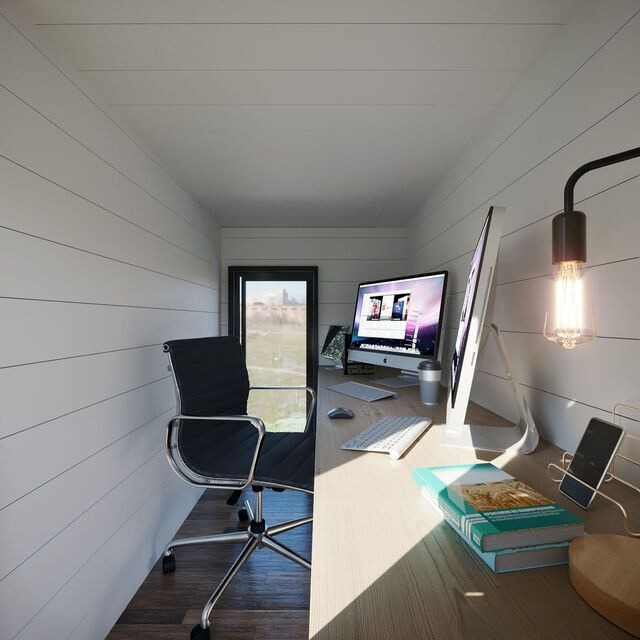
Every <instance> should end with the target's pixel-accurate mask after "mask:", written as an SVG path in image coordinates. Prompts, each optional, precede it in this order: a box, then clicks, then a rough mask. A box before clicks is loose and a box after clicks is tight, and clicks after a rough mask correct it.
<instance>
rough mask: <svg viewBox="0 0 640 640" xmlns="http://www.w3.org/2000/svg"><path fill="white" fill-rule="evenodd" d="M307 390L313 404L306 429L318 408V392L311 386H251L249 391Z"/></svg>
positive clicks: (308, 414) (308, 413)
mask: <svg viewBox="0 0 640 640" xmlns="http://www.w3.org/2000/svg"><path fill="white" fill-rule="evenodd" d="M254 390H256V391H306V392H307V393H308V394H309V395H310V396H311V406H310V407H309V411H308V412H307V423H306V425H305V428H304V430H305V431H306V430H307V429H308V428H309V425H310V423H311V418H312V417H313V413H314V411H315V410H316V392H315V390H314V389H312V388H311V387H292V386H284V387H270V386H269V387H263V386H260V387H249V391H254Z"/></svg>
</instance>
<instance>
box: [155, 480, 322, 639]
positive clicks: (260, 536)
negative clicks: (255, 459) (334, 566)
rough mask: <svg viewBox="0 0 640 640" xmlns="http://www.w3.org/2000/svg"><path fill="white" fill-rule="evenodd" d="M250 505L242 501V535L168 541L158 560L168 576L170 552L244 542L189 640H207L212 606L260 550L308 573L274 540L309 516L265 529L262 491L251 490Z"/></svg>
mask: <svg viewBox="0 0 640 640" xmlns="http://www.w3.org/2000/svg"><path fill="white" fill-rule="evenodd" d="M253 495H254V504H253V506H252V505H251V503H250V502H249V500H245V503H244V508H245V510H246V512H247V514H248V516H249V526H248V527H247V529H246V530H244V531H233V532H230V533H221V534H217V535H210V536H199V537H197V538H182V539H177V540H172V541H171V542H170V543H169V544H168V545H167V546H166V548H165V550H164V553H163V556H162V572H163V573H171V572H173V571H175V558H174V556H173V549H175V548H176V547H183V546H186V545H192V544H209V543H235V544H237V543H239V542H244V543H245V544H244V547H243V548H242V551H241V552H240V555H238V557H237V558H236V559H235V561H234V562H233V564H232V565H231V567H230V568H229V570H228V571H227V573H226V575H225V576H224V578H222V581H221V582H220V584H219V585H218V586H217V587H216V589H215V591H214V592H213V593H212V594H211V596H210V597H209V600H207V603H206V604H205V606H204V608H203V610H202V614H201V616H200V624H199V625H196V626H195V627H194V628H193V630H192V632H191V640H209V638H210V626H211V614H212V611H213V607H214V606H215V604H216V602H217V601H218V600H219V599H220V597H221V596H222V594H223V593H224V591H225V589H226V588H227V587H228V586H229V584H230V583H231V581H232V580H233V578H234V576H235V575H236V573H237V572H238V570H239V569H240V567H241V566H242V565H243V564H244V563H245V562H246V561H247V559H248V558H249V556H250V555H251V554H252V553H253V552H254V551H255V550H256V549H260V548H261V547H266V548H268V549H271V550H272V551H275V552H276V553H279V554H280V555H282V556H284V557H285V558H287V559H288V560H291V561H292V562H296V563H297V564H299V565H300V566H302V567H304V568H305V569H309V570H311V563H310V562H309V561H308V560H306V559H305V558H303V557H302V556H300V555H298V554H297V553H295V552H294V551H292V550H291V549H289V548H288V547H287V546H285V545H284V544H282V543H280V542H278V541H277V540H276V539H275V538H274V536H277V535H279V534H281V533H285V532H286V531H291V530H292V529H296V528H297V527H301V526H302V525H305V524H310V523H311V522H313V516H306V517H304V518H297V519H296V520H289V521H287V522H281V523H280V524H276V525H273V526H270V527H268V526H267V525H266V523H265V521H264V519H263V518H262V489H261V488H260V489H258V490H254V494H253Z"/></svg>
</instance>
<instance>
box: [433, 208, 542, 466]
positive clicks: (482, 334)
mask: <svg viewBox="0 0 640 640" xmlns="http://www.w3.org/2000/svg"><path fill="white" fill-rule="evenodd" d="M504 217H505V210H504V208H502V207H491V208H490V209H489V213H488V215H487V218H486V220H485V222H484V225H483V227H482V231H481V233H480V238H479V240H478V244H477V245H476V248H475V251H474V253H473V257H472V258H471V266H470V269H469V277H468V279H467V288H466V291H465V294H464V299H463V302H462V311H461V313H460V322H459V325H458V334H457V336H456V341H455V344H454V349H453V356H452V359H451V371H450V379H449V394H448V398H447V422H446V424H445V425H444V426H443V429H442V444H445V445H449V446H458V447H470V448H474V449H482V450H485V451H501V452H502V451H513V452H519V453H531V452H532V451H534V450H535V448H536V447H537V445H538V432H537V430H536V426H535V424H534V421H533V417H532V416H531V412H530V411H529V407H528V404H527V400H526V398H525V396H524V394H523V392H522V388H521V386H520V383H519V382H518V380H517V378H516V376H515V374H514V373H513V371H512V369H511V364H510V362H509V356H508V353H507V350H506V347H505V345H504V343H503V341H502V337H501V335H500V330H499V329H498V327H497V326H496V325H495V324H491V317H492V314H493V301H494V298H495V287H496V275H495V271H496V263H497V259H498V249H499V247H500V237H501V235H502V225H503V221H504ZM492 331H493V333H494V335H495V338H496V343H497V346H498V352H499V354H500V359H501V361H502V364H503V366H504V369H505V373H506V377H507V380H508V381H509V382H510V383H511V386H512V389H513V393H514V395H515V400H516V404H517V406H518V411H519V413H520V421H519V422H518V424H517V425H514V426H513V427H511V428H509V427H484V426H475V425H468V424H465V418H466V414H467V407H468V404H469V398H470V395H471V385H472V383H473V377H474V372H475V368H476V365H477V363H478V360H479V358H480V355H481V353H482V350H483V348H484V346H485V344H486V342H487V339H488V336H489V333H490V332H492Z"/></svg>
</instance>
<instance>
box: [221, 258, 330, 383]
mask: <svg viewBox="0 0 640 640" xmlns="http://www.w3.org/2000/svg"><path fill="white" fill-rule="evenodd" d="M243 278H244V281H246V279H247V278H248V279H250V280H301V281H303V282H307V283H308V284H307V327H306V330H307V385H308V386H310V387H311V388H312V389H313V390H314V391H317V389H318V267H317V266H289V265H287V266H274V265H269V266H253V265H252V266H242V265H240V266H236V265H233V266H231V265H230V266H229V267H228V280H227V283H228V284H227V286H228V303H229V304H228V307H229V309H228V319H229V329H228V333H229V335H234V336H238V338H240V343H241V344H242V348H243V349H245V335H246V319H245V317H244V316H243V315H242V314H241V313H240V309H241V307H244V306H245V304H246V297H245V296H246V290H245V287H243V286H242V282H243ZM238 301H240V304H238Z"/></svg>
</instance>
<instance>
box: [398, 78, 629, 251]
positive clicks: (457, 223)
mask: <svg viewBox="0 0 640 640" xmlns="http://www.w3.org/2000/svg"><path fill="white" fill-rule="evenodd" d="M638 96H640V91H637V92H636V93H634V94H633V95H632V96H631V97H629V98H627V99H626V100H624V101H623V102H622V103H620V104H619V105H618V106H617V107H615V108H614V109H612V110H611V111H609V112H608V113H606V114H605V115H604V116H602V117H601V118H598V120H596V121H595V122H594V123H592V124H590V125H589V126H588V127H587V128H586V129H583V130H582V131H581V132H580V133H578V134H577V135H576V136H574V137H573V138H571V140H567V142H565V143H563V144H562V145H561V146H560V147H558V148H557V149H555V150H554V151H553V152H552V153H550V154H549V155H548V156H546V157H545V158H543V159H542V160H540V161H539V162H537V163H536V164H534V165H533V166H532V167H530V168H529V169H527V170H526V171H525V172H524V173H523V174H521V175H519V176H518V177H517V178H514V179H513V180H512V181H511V182H509V183H508V184H506V185H505V186H504V187H502V188H501V189H499V190H498V191H496V192H495V193H494V194H493V195H492V196H489V197H488V198H487V199H486V200H484V201H483V202H481V203H480V204H479V205H477V206H476V207H474V208H473V209H472V210H471V211H469V212H468V213H466V214H465V215H463V216H462V218H460V219H459V220H457V221H456V222H454V223H452V224H451V225H449V226H448V227H447V228H446V229H444V230H443V231H441V232H440V233H438V234H436V235H435V236H434V237H433V238H431V239H430V240H428V241H427V242H426V243H425V244H423V245H422V246H420V247H418V248H417V249H415V250H414V251H413V252H412V254H411V255H412V256H413V255H415V254H416V253H417V252H418V251H422V250H423V249H425V248H426V247H428V246H429V245H430V244H431V243H432V242H434V241H435V240H437V239H438V238H440V237H442V236H443V235H444V234H445V233H447V232H449V231H450V230H451V229H453V228H454V227H456V226H458V225H459V224H460V223H461V222H463V221H464V220H466V219H467V218H468V217H469V216H470V215H472V214H473V213H475V212H476V211H477V210H478V209H480V207H484V206H486V205H487V204H488V203H489V202H490V201H491V200H493V198H495V197H496V196H498V195H500V194H501V193H502V192H503V191H506V190H507V189H508V188H509V187H511V186H513V185H514V184H516V183H517V182H518V181H519V180H521V179H522V178H524V177H525V176H526V175H528V174H529V173H531V172H532V171H535V170H536V169H537V168H538V167H540V166H542V165H543V164H544V163H545V162H546V161H547V160H549V159H550V158H552V157H553V156H555V155H556V154H557V153H559V152H560V151H562V150H563V149H565V148H566V147H568V146H569V145H570V144H573V143H574V142H575V141H576V140H577V139H578V138H580V137H581V136H583V135H584V134H585V133H587V132H588V131H590V130H591V129H593V128H594V127H596V126H598V125H599V124H600V123H601V122H603V121H604V120H606V119H607V118H608V117H609V116H611V115H613V114H614V113H615V112H616V111H618V110H619V109H621V108H622V107H624V106H625V105H626V104H628V103H629V102H631V101H632V100H634V99H635V98H637V97H638Z"/></svg>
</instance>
